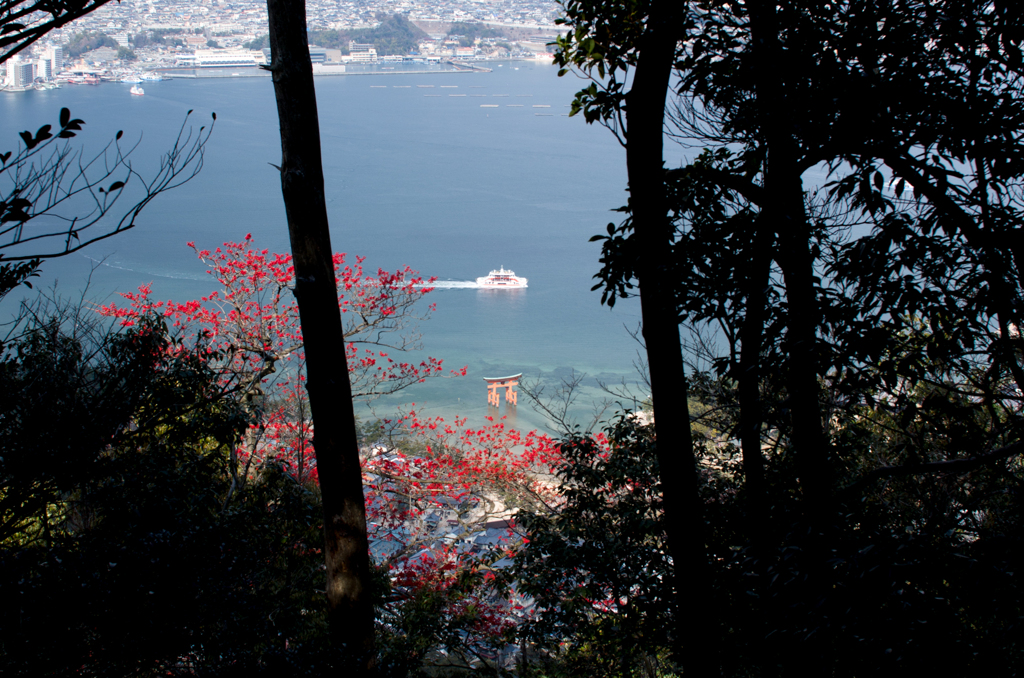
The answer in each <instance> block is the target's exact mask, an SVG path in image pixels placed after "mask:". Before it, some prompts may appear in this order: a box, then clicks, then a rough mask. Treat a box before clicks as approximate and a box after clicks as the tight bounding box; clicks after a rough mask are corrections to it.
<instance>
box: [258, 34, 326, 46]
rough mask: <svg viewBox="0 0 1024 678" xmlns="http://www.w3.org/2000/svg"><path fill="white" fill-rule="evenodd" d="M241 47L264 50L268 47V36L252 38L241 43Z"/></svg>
mask: <svg viewBox="0 0 1024 678" xmlns="http://www.w3.org/2000/svg"><path fill="white" fill-rule="evenodd" d="M312 39H313V38H310V40H312ZM242 47H244V48H245V49H254V50H261V49H264V48H266V47H270V36H269V35H266V34H264V35H260V36H258V37H256V38H253V39H252V40H250V41H249V42H243V43H242Z"/></svg>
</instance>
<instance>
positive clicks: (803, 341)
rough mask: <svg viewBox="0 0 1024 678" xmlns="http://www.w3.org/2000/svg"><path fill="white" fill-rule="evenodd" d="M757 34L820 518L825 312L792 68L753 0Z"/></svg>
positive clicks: (789, 343) (791, 377) (808, 500)
mask: <svg viewBox="0 0 1024 678" xmlns="http://www.w3.org/2000/svg"><path fill="white" fill-rule="evenodd" d="M750 36H751V38H750V43H751V49H752V53H753V56H754V58H753V61H754V64H755V68H756V72H755V90H756V95H757V105H758V109H759V115H760V124H761V126H762V135H763V138H764V140H765V143H766V146H767V147H768V156H767V158H768V159H767V163H766V165H765V168H764V189H765V190H764V195H765V200H764V204H763V205H762V206H761V209H762V218H763V220H764V221H765V222H766V223H768V224H771V225H772V226H773V227H774V229H775V231H776V233H778V244H779V246H778V250H777V251H778V254H777V256H776V261H777V262H778V264H779V267H780V268H781V269H782V274H783V282H784V284H785V288H786V301H787V307H788V310H787V317H786V353H787V359H786V389H787V398H786V399H787V405H788V410H789V418H790V440H791V443H792V447H793V449H794V452H795V455H796V462H797V468H798V472H799V474H800V487H801V490H802V493H803V497H804V500H805V506H804V512H805V514H806V515H808V516H815V517H816V518H815V519H816V520H817V519H820V518H821V517H823V516H824V513H825V506H826V504H827V502H828V497H829V496H830V494H831V489H832V488H831V483H832V478H831V473H830V470H831V469H830V463H831V461H830V459H829V449H828V445H827V442H826V438H825V431H824V428H823V422H822V416H821V403H820V386H819V384H818V361H817V329H818V325H819V323H820V319H821V318H820V316H821V313H820V310H819V309H818V300H817V294H816V292H815V289H814V257H813V256H812V254H811V250H810V238H811V231H810V224H809V222H808V220H807V214H806V210H805V208H804V193H803V181H802V179H801V175H802V170H801V168H800V165H799V158H798V154H799V148H798V144H797V140H796V139H795V138H794V136H793V133H792V129H793V127H792V125H793V124H795V123H794V121H793V120H792V118H791V113H790V111H789V110H788V106H787V101H786V88H785V83H784V82H783V80H782V78H781V76H780V74H781V73H782V72H783V71H785V68H786V66H785V64H784V59H783V50H782V49H781V45H780V42H779V26H778V17H777V13H776V6H775V4H774V3H767V2H754V3H751V5H750Z"/></svg>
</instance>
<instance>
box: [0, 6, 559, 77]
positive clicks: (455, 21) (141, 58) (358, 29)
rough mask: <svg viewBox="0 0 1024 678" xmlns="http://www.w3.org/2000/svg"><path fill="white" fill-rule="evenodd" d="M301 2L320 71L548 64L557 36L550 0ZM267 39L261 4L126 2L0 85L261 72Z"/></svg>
mask: <svg viewBox="0 0 1024 678" xmlns="http://www.w3.org/2000/svg"><path fill="white" fill-rule="evenodd" d="M306 7H307V16H308V25H309V31H310V42H311V45H310V47H311V50H310V53H311V57H312V60H313V64H314V71H315V72H316V73H318V74H344V73H346V72H348V71H347V67H348V66H349V65H356V64H358V65H359V66H360V68H362V69H364V70H365V68H366V67H370V68H373V67H375V65H377V64H388V63H393V62H413V63H417V62H422V63H426V64H431V63H435V64H436V63H441V62H454V63H455V64H458V63H459V62H470V61H479V60H488V59H536V58H539V59H547V60H549V59H550V54H549V51H550V50H551V47H550V46H549V43H550V42H551V41H552V40H553V39H554V38H555V37H556V36H557V35H558V26H557V25H556V24H555V19H556V18H557V16H558V6H557V5H556V4H555V3H554V2H551V1H550V0H501V1H493V2H482V1H479V0H477V1H471V0H404V1H399V2H390V1H388V0H355V1H351V2H323V1H319V0H312V1H311V2H308V3H307V5H306ZM266 35H267V7H266V4H265V3H263V2H260V1H258V0H201V2H198V3H183V2H180V1H178V0H123V1H122V2H118V3H109V4H108V5H106V6H104V7H103V8H101V9H99V10H98V11H96V12H93V13H91V14H89V15H87V16H85V17H83V18H81V19H79V20H77V21H75V22H73V23H71V24H69V25H68V26H66V27H64V28H63V29H60V30H56V31H53V32H51V33H50V34H49V35H48V36H47V41H46V43H45V44H38V43H37V44H35V45H33V46H32V47H31V48H30V49H28V50H25V51H24V52H22V53H20V54H18V55H16V56H15V57H14V58H12V59H9V60H8V61H6V62H5V63H4V64H3V65H2V67H0V90H3V91H8V92H16V91H25V90H28V89H52V88H55V87H60V86H61V85H63V84H98V83H99V82H101V81H104V80H117V81H122V82H143V81H146V80H160V79H163V78H167V77H175V76H181V77H202V75H213V74H217V75H221V76H243V75H258V74H260V69H259V66H262V65H265V64H266V63H267V60H268V59H269V57H270V50H269V44H268V43H267V40H266ZM395 36H397V37H398V38H399V39H395ZM346 37H349V38H352V39H345V38H346ZM318 40H319V42H323V43H324V44H313V43H316V42H317V41H318ZM381 68H384V69H387V66H381ZM216 69H230V71H231V72H230V73H219V72H217V71H216ZM236 69H249V70H241V71H239V70H236Z"/></svg>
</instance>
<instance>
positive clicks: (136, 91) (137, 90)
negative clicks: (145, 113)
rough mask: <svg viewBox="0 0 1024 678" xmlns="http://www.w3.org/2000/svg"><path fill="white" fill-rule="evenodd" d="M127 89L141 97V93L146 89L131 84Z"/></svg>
mask: <svg viewBox="0 0 1024 678" xmlns="http://www.w3.org/2000/svg"><path fill="white" fill-rule="evenodd" d="M128 91H129V92H131V93H132V94H133V95H134V96H137V97H141V96H142V95H143V94H145V93H146V90H144V89H142V88H141V87H139V86H138V85H132V87H131V89H129V90H128Z"/></svg>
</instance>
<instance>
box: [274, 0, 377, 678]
mask: <svg viewBox="0 0 1024 678" xmlns="http://www.w3.org/2000/svg"><path fill="white" fill-rule="evenodd" d="M267 10H268V13H269V15H270V49H271V52H272V54H273V61H272V63H271V65H270V71H271V73H272V75H273V80H274V94H275V95H276V97H277V113H278V117H279V119H280V123H281V167H280V170H281V192H282V194H283V195H284V204H285V212H286V213H287V216H288V233H289V236H290V238H291V247H292V257H293V263H294V265H295V298H296V300H297V301H298V305H299V319H300V321H301V324H302V338H303V344H304V349H305V353H306V366H307V382H306V389H307V391H308V392H309V404H310V410H311V412H312V417H313V444H314V449H315V450H316V458H317V471H318V474H319V477H320V491H321V495H322V498H323V507H324V556H325V560H326V562H327V586H326V590H327V603H328V610H329V617H330V626H331V635H332V638H333V640H334V642H335V647H337V648H339V649H343V650H344V656H345V657H346V658H347V661H346V667H347V668H348V670H350V671H353V670H355V671H354V672H356V673H359V672H360V670H362V669H365V667H367V666H368V665H369V664H370V663H371V662H372V657H373V607H372V604H371V600H370V597H369V590H368V582H369V573H370V558H369V549H368V541H367V536H366V508H365V505H364V503H363V483H362V473H361V470H360V467H359V446H358V441H357V437H356V423H355V414H354V412H353V409H352V392H351V387H350V385H349V377H348V366H347V364H346V360H345V339H344V334H343V333H342V325H341V312H340V310H339V308H338V292H337V284H336V281H335V277H334V264H333V261H332V257H331V255H332V252H333V250H332V248H331V238H330V232H329V230H328V224H327V206H326V202H325V200H324V177H323V164H322V161H321V154H320V125H319V122H318V120H317V111H316V93H315V91H314V88H313V69H312V65H311V63H310V59H309V46H308V41H307V39H306V8H305V3H304V2H303V1H302V0H267ZM357 667H358V668H357Z"/></svg>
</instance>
